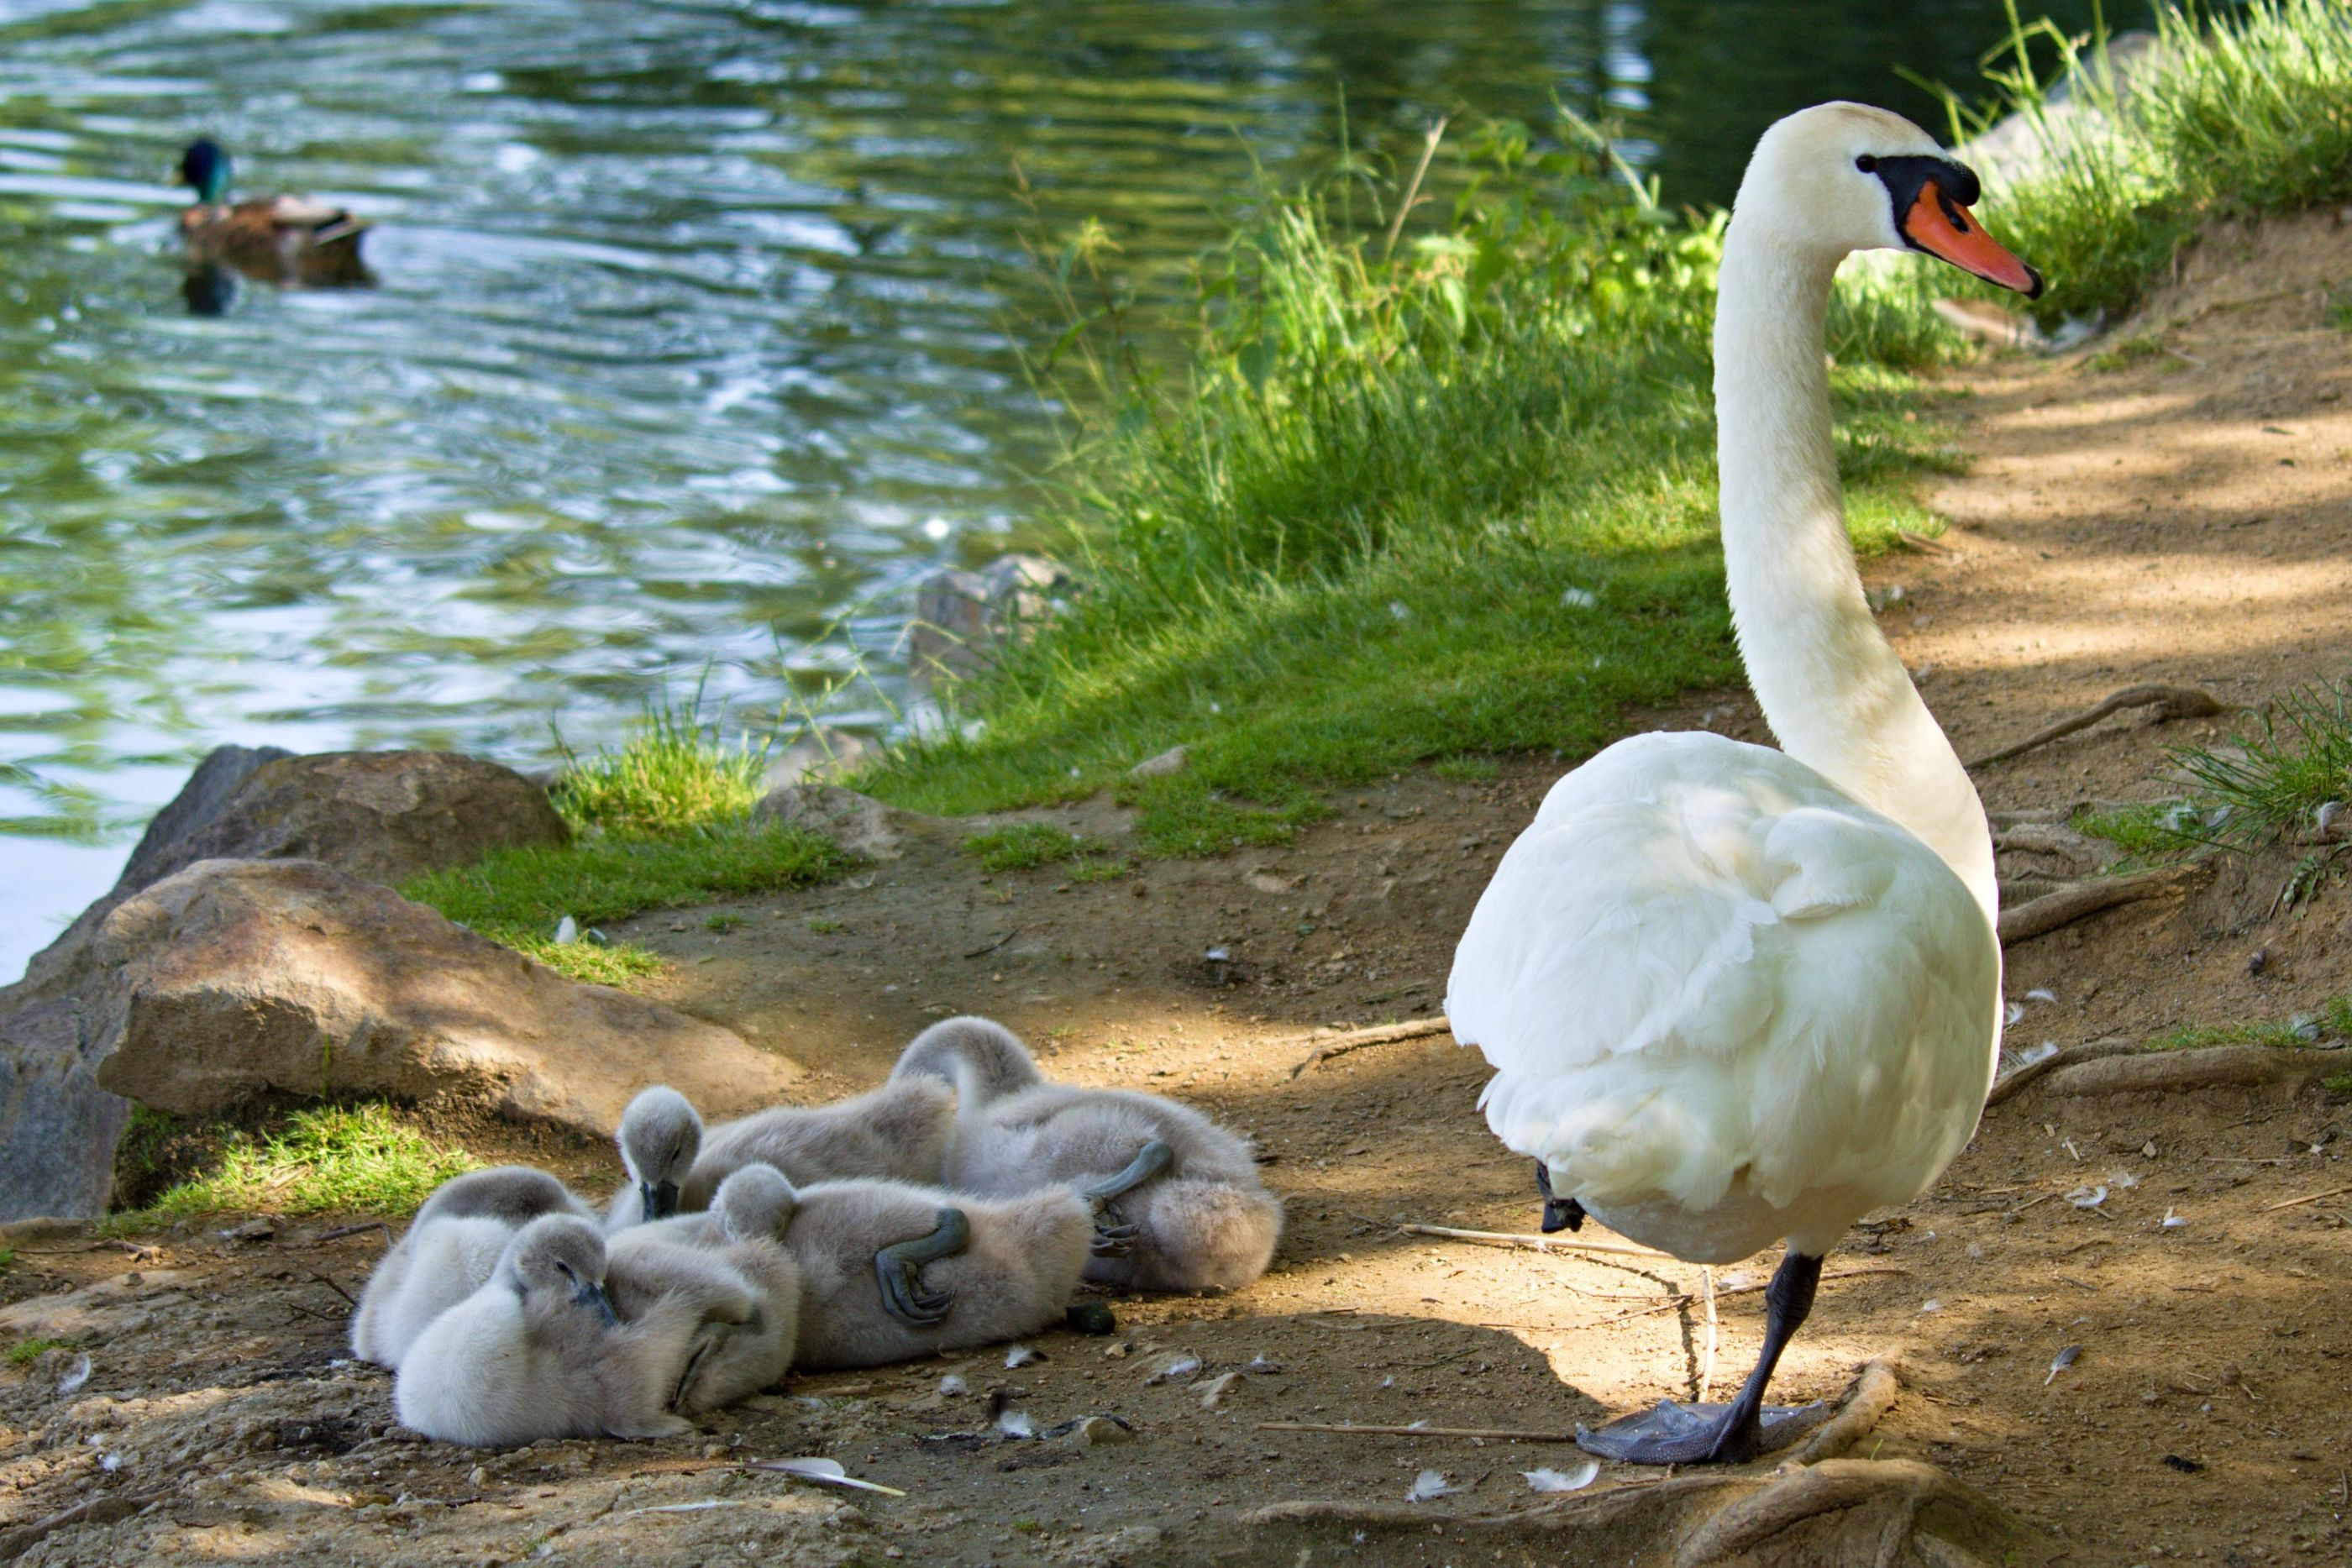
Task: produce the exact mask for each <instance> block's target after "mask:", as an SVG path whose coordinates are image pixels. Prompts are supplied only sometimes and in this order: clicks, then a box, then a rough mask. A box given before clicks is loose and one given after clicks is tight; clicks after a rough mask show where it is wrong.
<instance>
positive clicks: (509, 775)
mask: <svg viewBox="0 0 2352 1568" xmlns="http://www.w3.org/2000/svg"><path fill="white" fill-rule="evenodd" d="M215 755H218V754H217V753H215ZM210 760H211V759H210V758H207V759H206V763H207V765H209V763H210ZM197 772H198V776H199V777H201V776H202V773H203V769H202V768H199V769H198V770H197ZM195 782H196V779H190V780H189V783H190V785H191V786H193V785H194V783H195ZM178 805H179V802H178V801H174V802H173V805H172V806H171V807H167V808H166V809H165V813H164V815H165V816H169V815H171V814H172V812H173V810H176V809H177V808H178ZM156 821H157V823H158V824H161V823H162V821H163V818H162V817H159V818H157V820H156ZM571 836H572V834H571V830H570V829H568V828H566V827H565V826H564V823H563V819H562V817H559V816H557V815H556V814H555V808H554V807H553V806H551V805H550V804H548V800H547V792H546V791H545V790H543V789H540V788H539V787H538V786H536V785H534V784H533V783H531V781H530V779H525V778H524V777H523V776H522V775H521V774H520V773H517V772H516V771H515V770H514V769H513V768H501V767H499V765H498V764H497V763H495V762H483V761H480V760H478V759H477V758H471V757H460V756H459V755H457V753H456V752H453V751H329V752H322V753H320V754H319V755H316V756H312V757H285V756H280V757H276V758H270V759H268V760H266V761H264V762H262V763H261V764H260V765H259V766H257V767H256V768H252V769H251V770H250V771H249V772H247V774H246V776H245V778H244V779H243V780H242V781H241V782H240V783H239V784H238V785H237V787H236V790H235V791H234V792H233V793H231V794H230V795H229V796H228V797H227V798H226V800H224V801H222V803H221V805H220V807H219V809H218V810H216V811H214V812H211V813H209V814H207V815H205V817H203V818H202V819H200V820H197V821H190V822H187V823H186V824H184V825H183V826H181V827H180V828H179V829H178V831H175V832H174V833H173V835H172V836H171V838H170V839H169V840H168V841H164V842H161V843H156V844H152V846H151V844H150V843H149V842H148V841H147V840H142V841H141V842H140V846H139V848H138V849H136V850H134V851H132V852H131V863H130V865H129V866H127V867H126V868H125V869H124V872H123V880H124V882H125V883H130V885H129V886H118V887H117V889H116V891H117V892H118V893H121V894H130V893H131V892H133V891H135V890H136V889H138V888H141V887H144V886H147V885H149V884H150V883H156V882H160V881H162V880H163V878H164V877H167V876H170V875H171V874H172V873H174V872H177V871H180V870H182V869H183V868H184V867H187V866H192V865H194V864H195V863H196V862H198V861H207V860H308V861H323V862H326V863H327V864H329V865H331V866H333V867H335V868H336V869H337V870H338V871H346V872H349V873H352V875H353V876H362V877H365V878H367V880H369V881H370V882H381V883H396V882H402V881H404V880H406V879H407V878H409V877H412V876H416V875H419V874H421V873H425V872H428V871H439V870H441V869H443V868H444V867H446V866H453V865H471V864H473V863H474V862H476V861H478V860H480V859H481V858H482V857H483V856H484V855H486V854H488V853H489V852H491V851H492V850H500V849H509V848H514V847H517V846H527V845H532V844H561V843H563V842H566V841H568V840H569V839H570V838H571ZM154 837H155V832H154V830H153V828H150V830H149V832H148V839H150V840H152V839H153V838H154Z"/></svg>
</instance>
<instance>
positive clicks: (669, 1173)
mask: <svg viewBox="0 0 2352 1568" xmlns="http://www.w3.org/2000/svg"><path fill="white" fill-rule="evenodd" d="M954 1121H955V1102H954V1096H953V1095H952V1094H951V1093H950V1092H949V1091H948V1089H947V1087H946V1086H945V1085H944V1084H941V1083H939V1082H934V1081H931V1080H928V1079H922V1078H915V1079H909V1080H905V1081H899V1082H888V1083H885V1084H883V1085H882V1086H881V1087H880V1088H878V1089H875V1090H872V1091H870V1092H866V1093H864V1094H857V1095H853V1096H851V1097H850V1098H849V1099H846V1100H842V1101H838V1102H836V1103H833V1104H831V1105H778V1106H775V1107H772V1109H769V1110H766V1111H761V1112H757V1113H753V1114H751V1115H749V1116H744V1117H740V1118H738V1119H737V1120H735V1121H732V1122H721V1123H719V1124H718V1125H717V1126H715V1127H710V1128H707V1129H706V1128H705V1127H704V1126H703V1125H702V1123H701V1120H700V1118H699V1117H698V1116H696V1115H695V1113H694V1108H693V1106H691V1105H689V1104H688V1103H687V1101H686V1098H685V1096H683V1095H681V1094H679V1093H678V1092H677V1091H675V1090H672V1089H667V1088H656V1089H648V1090H646V1092H644V1093H642V1094H640V1095H638V1096H637V1097H636V1098H635V1100H633V1101H631V1102H630V1103H629V1107H628V1110H627V1111H625V1113H623V1114H622V1117H621V1131H620V1145H621V1159H622V1163H623V1164H625V1165H626V1166H628V1168H629V1173H630V1177H631V1182H630V1185H629V1186H625V1187H623V1188H622V1189H621V1190H620V1191H619V1192H617V1193H615V1194H614V1197H613V1201H612V1204H611V1206H610V1207H608V1208H607V1209H606V1211H605V1218H604V1228H605V1229H606V1230H607V1231H614V1230H618V1229H620V1228H622V1227H625V1226H629V1225H635V1224H636V1223H638V1222H640V1221H641V1220H646V1219H660V1218H666V1217H667V1216H668V1215H671V1214H676V1213H682V1212H690V1211H694V1210H698V1209H702V1208H707V1207H709V1204H710V1200H711V1195H712V1194H714V1193H715V1192H717V1191H718V1190H719V1183H720V1182H722V1181H724V1180H725V1179H726V1178H727V1177H728V1176H730V1174H732V1173H733V1172H735V1171H738V1170H740V1169H742V1168H743V1167H744V1166H748V1165H755V1164H757V1165H770V1166H775V1167H776V1168H777V1169H778V1170H780V1171H782V1172H784V1173H785V1175H787V1176H790V1177H791V1178H792V1179H793V1181H795V1182H800V1183H808V1182H818V1181H842V1180H847V1179H850V1178H852V1177H864V1176H880V1177H887V1178H891V1179H895V1180H900V1181H919V1182H933V1181H937V1180H938V1179H939V1173H940V1163H941V1161H942V1160H943V1159H944V1158H945V1157H946V1155H947V1146H948V1136H949V1132H950V1128H951V1127H952V1125H953V1124H954ZM680 1150H684V1151H686V1152H685V1154H684V1157H683V1158H682V1159H681V1158H680V1157H679V1151H680ZM666 1187H667V1190H666Z"/></svg>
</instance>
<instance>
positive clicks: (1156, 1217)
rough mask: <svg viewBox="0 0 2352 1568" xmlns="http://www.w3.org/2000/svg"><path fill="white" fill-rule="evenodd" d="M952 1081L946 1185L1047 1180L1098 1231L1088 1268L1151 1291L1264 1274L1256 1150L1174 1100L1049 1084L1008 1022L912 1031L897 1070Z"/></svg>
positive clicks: (1010, 1189) (1269, 1201) (1277, 1223)
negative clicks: (1073, 1195)
mask: <svg viewBox="0 0 2352 1568" xmlns="http://www.w3.org/2000/svg"><path fill="white" fill-rule="evenodd" d="M918 1077H929V1078H937V1079H940V1080H944V1081H946V1082H951V1083H953V1084H954V1085H955V1086H956V1091H957V1107H956V1120H955V1133H954V1136H953V1138H952V1140H951V1141H950V1145H949V1148H948V1155H947V1162H946V1166H945V1171H944V1174H945V1177H946V1180H947V1184H948V1186H950V1187H953V1188H955V1189H957V1190H958V1191H962V1192H973V1193H982V1194H991V1195H1002V1194H1009V1193H1018V1192H1027V1191H1031V1190H1034V1189H1035V1188H1038V1187H1041V1186H1049V1185H1062V1186H1071V1187H1075V1188H1076V1189H1077V1190H1078V1192H1079V1194H1080V1196H1082V1197H1086V1198H1087V1200H1088V1201H1089V1202H1090V1203H1092V1204H1093V1205H1094V1206H1095V1207H1096V1209H1097V1214H1098V1216H1099V1218H1100V1220H1101V1229H1102V1237H1101V1239H1100V1241H1099V1243H1098V1244H1097V1248H1096V1255H1095V1257H1094V1258H1093V1260H1091V1261H1090V1262H1089V1264H1088V1265H1087V1278H1088V1279H1091V1280H1097V1281H1103V1282H1105V1283H1110V1284H1118V1285H1125V1286H1128V1287H1130V1288H1133V1289H1137V1290H1146V1291H1199V1290H1233V1289H1235V1288H1237V1287H1239V1286H1242V1285H1245V1284H1247V1283H1249V1282H1250V1281H1252V1280H1255V1279H1256V1278H1257V1277H1258V1276H1259V1275H1260V1274H1263V1273H1264V1272H1265V1269H1266V1265H1267V1264H1268V1263H1270V1262H1272V1261H1273V1259H1274V1249H1275V1245H1276V1242H1277V1241H1279V1240H1280V1239H1281V1236H1282V1204H1281V1201H1280V1200H1279V1199H1277V1198H1276V1197H1275V1196H1274V1195H1273V1194H1272V1193H1270V1192H1268V1191H1266V1189H1265V1186H1264V1184H1262V1183H1261V1182H1260V1181H1259V1180H1258V1176H1257V1162H1256V1161H1255V1159H1254V1158H1253V1157H1252V1156H1251V1154H1250V1148H1249V1145H1247V1144H1245V1143H1244V1142H1243V1141H1242V1140H1241V1139H1240V1138H1238V1137H1236V1136H1235V1135H1234V1134H1232V1133H1229V1132H1227V1131H1226V1130H1225V1129H1224V1128H1223V1127H1220V1126H1218V1125H1217V1124H1215V1123H1214V1122H1212V1121H1211V1120H1209V1118H1207V1117H1206V1116H1203V1115H1202V1114H1201V1113H1199V1112H1197V1111H1194V1110H1192V1108H1191V1107H1189V1106H1186V1105H1181V1104H1178V1103H1176V1102H1175V1101H1173V1100H1167V1099H1162V1098H1161V1097H1160V1096H1159V1095H1156V1094H1141V1093H1137V1092H1133V1091H1130V1090H1123V1089H1080V1088H1076V1087H1073V1086H1071V1085H1067V1084H1059V1083H1053V1082H1047V1081H1046V1079H1045V1076H1044V1074H1042V1073H1040V1072H1039V1071H1037V1065H1036V1063H1035V1061H1033V1060H1032V1059H1031V1057H1030V1055H1029V1051H1028V1048H1027V1047H1025V1046H1024V1045H1023V1044H1022V1043H1021V1040H1020V1038H1019V1037H1018V1036H1017V1035H1015V1034H1013V1031H1012V1030H1008V1029H1005V1028H1004V1027H1003V1025H1001V1024H997V1023H993V1022H991V1021H990V1020H989V1019H981V1018H954V1019H944V1020H942V1021H940V1022H939V1023H936V1024H933V1025H932V1026H931V1027H930V1028H929V1029H927V1030H924V1031H923V1032H922V1033H921V1034H919V1035H918V1036H916V1037H915V1040H914V1042H913V1043H912V1044H910V1045H908V1047H907V1049H906V1051H905V1052H904V1053H902V1054H901V1055H900V1056H899V1058H898V1065H897V1066H896V1067H895V1068H893V1069H892V1070H891V1079H892V1081H893V1082H897V1081H898V1080H901V1079H906V1078H918Z"/></svg>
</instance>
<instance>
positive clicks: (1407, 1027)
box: [1290, 1014, 1454, 1078]
mask: <svg viewBox="0 0 2352 1568" xmlns="http://www.w3.org/2000/svg"><path fill="white" fill-rule="evenodd" d="M1453 1027H1454V1026H1453V1025H1452V1024H1451V1023H1450V1022H1448V1021H1447V1020H1446V1019H1445V1017H1444V1015H1443V1014H1440V1015H1439V1016H1438V1017H1436V1018H1433V1019H1413V1020H1412V1022H1410V1023H1384V1024H1381V1025H1380V1026H1379V1027H1378V1028H1376V1029H1351V1030H1348V1031H1347V1032H1346V1033H1345V1034H1334V1035H1323V1036H1319V1037H1318V1036H1316V1035H1308V1036H1307V1038H1306V1039H1305V1040H1299V1041H1297V1044H1300V1045H1313V1046H1315V1048H1316V1049H1315V1051H1314V1053H1313V1054H1312V1055H1310V1056H1308V1057H1307V1058H1306V1059H1305V1060H1303V1061H1300V1062H1299V1064H1298V1065H1297V1066H1296V1067H1294V1068H1292V1069H1291V1070H1290V1075H1291V1076H1292V1077H1293V1078H1296V1077H1297V1076H1298V1075H1299V1074H1300V1073H1302V1072H1305V1071H1308V1070H1309V1069H1311V1068H1313V1067H1316V1066H1317V1065H1318V1064H1319V1063H1322V1062H1324V1061H1328V1060H1330V1059H1331V1058H1332V1057H1335V1056H1345V1055H1347V1054H1348V1053H1349V1051H1361V1050H1363V1049H1364V1048H1365V1047H1366V1046H1368V1045H1394V1044H1395V1043H1396V1042H1397V1041H1399V1040H1423V1039H1425V1038H1427V1037H1428V1036H1430V1035H1433V1034H1444V1033H1446V1032H1447V1031H1449V1030H1451V1029H1452V1028H1453Z"/></svg>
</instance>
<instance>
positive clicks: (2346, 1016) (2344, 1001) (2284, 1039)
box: [2146, 996, 2352, 1051]
mask: <svg viewBox="0 0 2352 1568" xmlns="http://www.w3.org/2000/svg"><path fill="white" fill-rule="evenodd" d="M2322 1040H2352V996H2342V997H2330V998H2328V999H2327V1000H2326V1001H2325V1002H2322V1003H2321V1004H2320V1005H2319V1007H2318V1009H2317V1010H2315V1011H2314V1012H2310V1013H2301V1014H2297V1015H2296V1016H2295V1017H2294V1018H2290V1019H2272V1020H2270V1021H2267V1022H2263V1023H2240V1024H2191V1025H2185V1026H2183V1027H2182V1028H2179V1029H2175V1030H2167V1031H2166V1032H2164V1033H2162V1034H2159V1035H2154V1036H2151V1037H2150V1038H2149V1039H2148V1040H2147V1047H2146V1049H2147V1050H2149V1051H2188V1050H2193V1049H2195V1048H2197V1047H2200V1046H2209V1045H2268V1046H2280V1047H2287V1048H2293V1047H2297V1046H2305V1045H2314V1044H2317V1043H2318V1042H2320V1041H2322Z"/></svg>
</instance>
